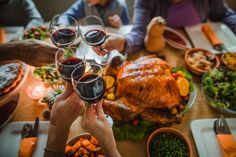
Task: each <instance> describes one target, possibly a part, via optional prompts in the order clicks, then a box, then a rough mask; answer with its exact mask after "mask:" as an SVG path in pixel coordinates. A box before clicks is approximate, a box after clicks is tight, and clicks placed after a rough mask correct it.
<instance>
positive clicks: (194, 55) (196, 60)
mask: <svg viewBox="0 0 236 157" xmlns="http://www.w3.org/2000/svg"><path fill="white" fill-rule="evenodd" d="M184 60H185V64H186V66H187V67H188V69H189V70H190V71H191V72H192V73H194V74H196V75H203V74H204V73H205V72H207V71H209V70H210V69H213V68H216V67H219V65H220V60H219V58H218V57H217V56H216V55H214V54H213V53H211V52H210V51H208V50H206V49H202V48H193V49H187V50H186V52H185V56H184Z"/></svg>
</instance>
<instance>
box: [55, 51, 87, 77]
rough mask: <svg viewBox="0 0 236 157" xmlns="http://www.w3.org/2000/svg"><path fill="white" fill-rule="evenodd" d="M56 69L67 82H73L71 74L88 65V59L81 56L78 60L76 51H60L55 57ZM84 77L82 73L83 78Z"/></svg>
mask: <svg viewBox="0 0 236 157" xmlns="http://www.w3.org/2000/svg"><path fill="white" fill-rule="evenodd" d="M80 53H82V52H80ZM55 64H56V68H57V70H58V72H59V74H60V76H61V78H62V79H63V80H65V81H68V82H70V81H71V74H72V72H73V71H74V69H76V68H77V67H79V66H81V65H85V64H86V59H85V55H84V54H80V57H79V58H78V57H77V56H76V53H75V51H74V49H71V48H63V49H59V50H58V51H57V52H56V55H55ZM82 75H83V73H82V71H81V76H82Z"/></svg>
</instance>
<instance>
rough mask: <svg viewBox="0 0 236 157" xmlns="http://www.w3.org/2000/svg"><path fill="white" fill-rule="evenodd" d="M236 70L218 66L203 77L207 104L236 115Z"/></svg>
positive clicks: (203, 90)
mask: <svg viewBox="0 0 236 157" xmlns="http://www.w3.org/2000/svg"><path fill="white" fill-rule="evenodd" d="M235 76H236V71H233V70H230V69H227V68H225V67H218V68H215V69H212V70H211V71H209V72H207V73H205V74H204V75H203V77H202V92H203V95H204V97H205V99H206V101H207V104H208V105H209V106H211V107H212V108H214V109H215V110H217V111H219V112H221V113H229V114H234V115H236V104H235V100H236V95H235V92H234V91H235V90H234V89H235V88H236V86H235Z"/></svg>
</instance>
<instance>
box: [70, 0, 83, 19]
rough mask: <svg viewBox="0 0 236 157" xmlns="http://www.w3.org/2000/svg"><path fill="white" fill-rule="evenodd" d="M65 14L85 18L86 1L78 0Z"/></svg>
mask: <svg viewBox="0 0 236 157" xmlns="http://www.w3.org/2000/svg"><path fill="white" fill-rule="evenodd" d="M65 14H66V15H70V16H72V17H74V18H75V19H76V20H79V19H81V18H83V17H84V16H85V13H84V1H83V0H77V1H76V2H75V3H74V4H73V5H72V6H71V7H70V8H69V9H68V10H66V11H65Z"/></svg>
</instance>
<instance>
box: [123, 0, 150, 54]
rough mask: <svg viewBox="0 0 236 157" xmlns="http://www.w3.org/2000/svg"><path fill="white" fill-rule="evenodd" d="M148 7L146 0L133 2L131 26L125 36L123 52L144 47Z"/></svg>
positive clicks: (148, 14) (148, 17)
mask: <svg viewBox="0 0 236 157" xmlns="http://www.w3.org/2000/svg"><path fill="white" fill-rule="evenodd" d="M150 11H151V10H150V9H149V5H148V2H147V1H146V0H136V1H135V4H134V21H133V28H132V30H131V32H130V33H129V34H127V35H126V36H125V39H126V43H125V50H124V52H125V53H133V52H136V51H138V50H140V49H142V48H143V47H144V38H145V35H146V27H147V25H148V23H149V21H150V18H151V17H150Z"/></svg>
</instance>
